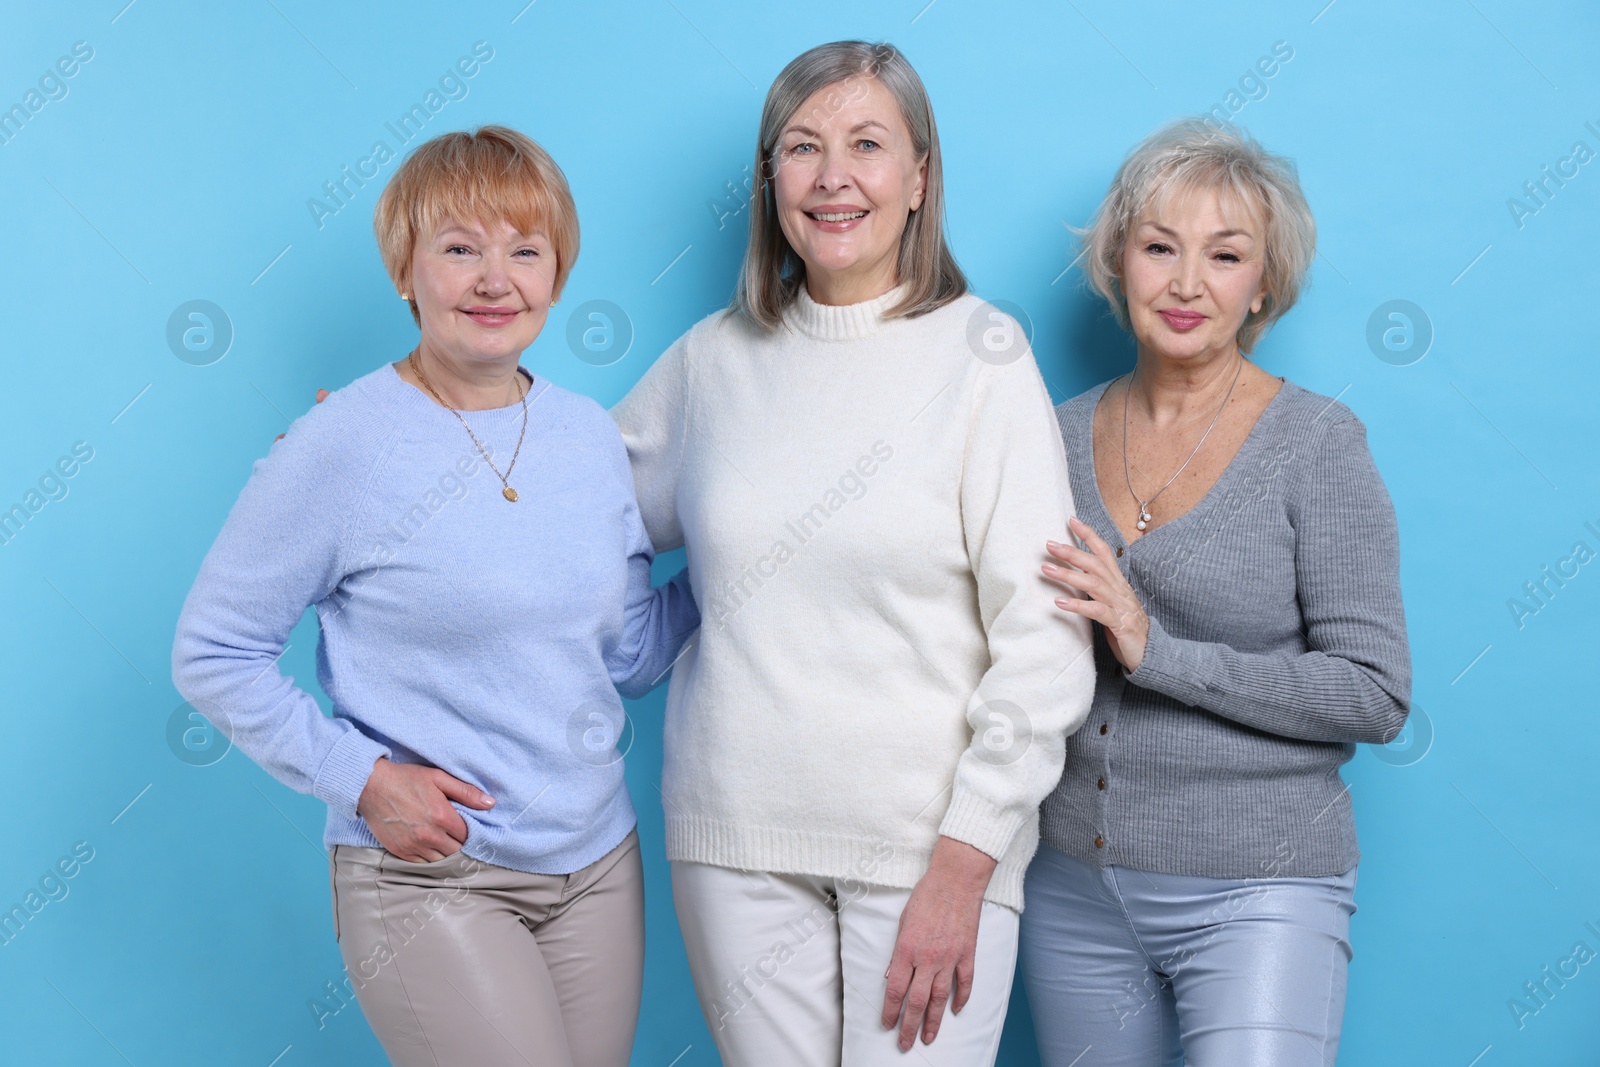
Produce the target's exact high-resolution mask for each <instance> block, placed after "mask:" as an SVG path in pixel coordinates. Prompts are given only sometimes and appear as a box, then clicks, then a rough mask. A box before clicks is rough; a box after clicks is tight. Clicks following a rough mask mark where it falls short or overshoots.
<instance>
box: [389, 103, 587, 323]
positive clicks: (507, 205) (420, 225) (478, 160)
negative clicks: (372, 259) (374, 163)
mask: <svg viewBox="0 0 1600 1067" xmlns="http://www.w3.org/2000/svg"><path fill="white" fill-rule="evenodd" d="M446 222H476V223H479V224H480V225H483V226H486V227H487V226H494V225H498V224H499V223H501V222H509V223H510V224H511V225H512V226H515V227H516V228H517V230H518V231H520V232H521V233H524V234H533V233H542V234H544V235H545V236H546V237H547V238H549V240H550V248H551V251H553V252H554V253H555V260H556V263H555V269H556V276H555V284H554V287H553V288H552V290H551V299H556V298H558V297H560V296H561V288H562V286H564V285H565V284H566V283H567V275H569V274H571V273H572V265H573V264H574V263H576V262H577V261H578V208H577V205H575V204H574V203H573V202H572V190H571V189H569V188H568V187H567V178H566V175H564V174H562V173H561V168H560V167H558V166H556V161H555V160H553V159H551V158H550V154H549V153H548V152H546V151H545V150H544V149H542V148H540V147H539V146H538V145H537V144H535V143H534V142H533V140H532V138H530V137H528V136H527V135H526V134H521V133H518V132H517V131H516V130H513V129H508V128H507V127H505V126H480V127H479V128H478V129H477V130H476V131H474V132H472V133H466V132H456V133H447V134H444V135H442V136H439V137H435V138H434V139H433V140H431V141H428V142H426V143H424V144H422V145H420V146H419V147H418V148H417V150H416V151H415V152H413V153H411V155H410V157H409V158H407V159H406V161H405V162H404V163H402V164H400V169H399V170H397V171H395V173H394V177H392V178H390V179H389V184H388V185H387V186H385V187H384V190H383V195H382V196H380V197H378V206H377V208H376V209H375V210H374V211H373V214H372V229H373V232H374V233H376V234H377V237H378V251H379V253H381V254H382V256H383V265H384V268H385V269H386V270H388V272H389V277H390V278H391V279H392V280H393V281H394V284H395V288H396V289H398V290H399V291H400V292H401V293H402V294H409V293H410V292H411V288H412V286H411V257H412V255H413V253H415V251H416V248H417V242H418V241H419V240H427V239H428V238H429V237H430V235H431V234H433V232H434V231H435V230H437V229H438V228H439V226H440V225H441V224H443V223H446ZM410 304H411V317H412V318H414V319H416V320H417V322H418V324H421V322H422V318H421V316H420V315H419V314H418V313H417V302H416V300H415V299H412V300H411V301H410Z"/></svg>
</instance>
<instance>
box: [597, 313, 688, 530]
mask: <svg viewBox="0 0 1600 1067" xmlns="http://www.w3.org/2000/svg"><path fill="white" fill-rule="evenodd" d="M688 348H689V334H685V335H684V336H682V337H680V338H678V340H677V341H675V342H674V343H673V345H672V347H671V348H669V349H667V350H666V352H664V353H662V355H661V357H660V358H659V359H657V360H656V361H655V362H654V363H653V364H651V365H650V369H649V370H647V371H645V374H644V377H643V378H640V379H639V381H638V383H637V384H635V385H634V387H633V388H632V389H630V390H629V391H628V395H627V396H625V397H623V398H622V399H621V400H620V401H619V402H618V403H617V406H616V407H614V408H612V409H611V414H612V417H613V418H615V419H616V421H617V426H618V428H619V429H621V431H622V440H623V443H624V444H625V445H627V448H628V462H629V463H631V464H632V465H633V482H634V488H635V490H636V492H637V493H638V499H639V513H640V515H641V516H642V517H643V519H644V525H645V529H646V530H647V531H648V532H649V534H650V541H651V543H652V544H653V545H654V546H655V549H656V551H657V552H668V551H671V550H672V549H674V548H681V547H683V524H682V523H681V522H680V521H679V518H678V479H679V475H680V472H681V471H682V469H683V438H684V434H685V432H686V430H687V412H686V408H687V396H688V388H687V383H686V382H685V380H684V379H685V377H686V375H687V374H688Z"/></svg>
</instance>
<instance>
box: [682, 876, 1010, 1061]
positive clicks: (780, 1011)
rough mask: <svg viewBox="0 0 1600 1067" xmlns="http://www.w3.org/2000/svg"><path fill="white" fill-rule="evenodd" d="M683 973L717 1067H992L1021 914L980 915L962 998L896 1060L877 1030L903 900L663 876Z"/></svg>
mask: <svg viewBox="0 0 1600 1067" xmlns="http://www.w3.org/2000/svg"><path fill="white" fill-rule="evenodd" d="M672 898H673V903H674V904H675V905H676V907H677V911H678V925H679V926H680V927H681V928H682V930H683V943H684V948H685V949H686V950H687V952H688V956H689V970H690V972H691V973H692V974H693V976H694V984H695V990H696V992H697V993H698V994H699V997H700V1009H701V1010H702V1011H703V1012H704V1013H705V1017H706V1025H707V1026H709V1027H710V1028H711V1036H712V1037H713V1039H715V1041H716V1043H717V1050H718V1051H719V1052H720V1053H721V1054H722V1062H723V1064H724V1067H879V1065H889V1064H893V1065H895V1067H906V1065H911V1067H924V1065H926V1067H992V1065H993V1063H994V1060H995V1055H996V1053H997V1051H998V1049H999V1047H1000V1031H1001V1029H1002V1028H1003V1027H1004V1025H1005V1019H1006V1006H1007V1004H1008V1003H1009V1002H1010V999H1011V977H1012V974H1013V973H1014V971H1015V969H1016V960H1017V918H1018V917H1017V913H1016V912H1014V911H1012V910H1011V909H1010V908H1007V907H1004V906H1002V905H999V904H993V903H990V902H988V901H985V902H984V905H983V911H982V914H981V915H980V916H979V919H978V948H977V955H976V959H975V961H974V970H975V974H974V978H973V983H972V996H971V998H970V999H969V1000H968V1001H967V1004H966V1007H964V1008H962V1009H961V1014H959V1015H953V1014H951V1012H950V1010H949V1008H948V1007H947V1008H946V1009H945V1013H944V1020H943V1022H942V1023H940V1026H939V1033H938V1036H937V1037H935V1038H934V1040H933V1044H931V1045H924V1044H923V1043H922V1038H921V1035H920V1032H919V1034H918V1037H917V1043H916V1044H915V1045H913V1046H912V1048H911V1051H910V1052H906V1053H902V1052H901V1051H900V1046H899V1030H898V1029H895V1030H885V1029H884V1028H883V1026H882V1024H881V1023H880V1022H879V1019H880V1016H881V1015H882V1012H883V997H884V990H885V986H886V985H887V982H886V981H885V979H884V972H885V971H887V970H888V969H889V959H890V957H891V956H892V955H893V954H894V945H895V938H896V936H897V935H898V933H899V929H900V913H901V912H902V911H904V910H905V906H906V901H908V900H909V899H910V898H911V891H910V890H909V889H888V888H885V887H883V886H874V885H868V884H867V883H865V882H861V881H858V880H856V879H849V878H846V879H835V878H818V877H812V876H809V875H790V874H767V873H764V872H760V871H739V870H733V869H731V868H728V867H713V866H708V865H706V864H701V863H674V864H673V865H672Z"/></svg>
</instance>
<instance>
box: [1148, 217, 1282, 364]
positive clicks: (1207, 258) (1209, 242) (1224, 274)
mask: <svg viewBox="0 0 1600 1067" xmlns="http://www.w3.org/2000/svg"><path fill="white" fill-rule="evenodd" d="M1264 247H1265V246H1264V242H1263V228H1262V225H1261V222H1260V220H1259V219H1257V218H1255V217H1254V215H1253V214H1252V213H1251V212H1249V211H1247V210H1244V209H1242V208H1240V207H1239V206H1237V205H1235V204H1232V203H1229V202H1227V201H1225V200H1224V198H1223V197H1221V196H1220V195H1219V194H1218V191H1217V190H1216V189H1214V188H1201V189H1195V190H1192V191H1189V192H1186V193H1182V194H1178V195H1174V196H1172V197H1169V198H1167V200H1166V202H1165V203H1160V204H1152V205H1151V206H1150V207H1148V208H1146V210H1145V211H1144V212H1143V213H1142V214H1141V215H1140V216H1139V218H1138V219H1136V220H1135V222H1134V225H1133V226H1132V227H1131V228H1130V229H1129V231H1128V241H1127V244H1126V246H1124V248H1123V250H1122V270H1121V274H1120V280H1121V282H1122V291H1123V293H1124V294H1125V295H1126V296H1127V300H1128V319H1129V323H1130V325H1131V326H1132V329H1133V334H1134V336H1135V337H1136V338H1138V340H1139V348H1140V350H1141V352H1149V353H1151V354H1153V355H1156V356H1159V357H1163V358H1165V359H1170V360H1180V361H1184V362H1200V361H1204V360H1207V359H1210V358H1214V357H1217V356H1224V355H1231V354H1232V353H1233V352H1234V351H1235V349H1236V347H1237V344H1236V339H1237V337H1238V333H1239V327H1241V326H1242V325H1244V320H1245V318H1246V317H1247V316H1248V315H1249V314H1250V313H1251V312H1256V311H1260V310H1261V308H1262V305H1263V304H1264V302H1265V301H1266V297H1267V294H1266V292H1265V290H1263V288H1262V286H1261V278H1262V273H1263V269H1264V263H1263V260H1262V255H1263V252H1264Z"/></svg>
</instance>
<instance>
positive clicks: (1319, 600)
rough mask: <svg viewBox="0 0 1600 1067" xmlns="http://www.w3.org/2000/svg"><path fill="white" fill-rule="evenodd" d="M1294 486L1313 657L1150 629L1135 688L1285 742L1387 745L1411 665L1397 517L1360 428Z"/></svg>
mask: <svg viewBox="0 0 1600 1067" xmlns="http://www.w3.org/2000/svg"><path fill="white" fill-rule="evenodd" d="M1296 486H1297V488H1295V489H1294V490H1291V493H1290V498H1289V501H1288V504H1289V519H1290V522H1291V523H1292V524H1293V526H1294V531H1295V545H1296V547H1295V585H1296V592H1297V596H1298V599H1299V602H1300V617H1301V624H1302V626H1303V629H1304V632H1305V636H1306V644H1307V645H1308V646H1309V649H1308V651H1306V652H1303V653H1300V654H1299V655H1281V654H1278V655H1270V654H1252V653H1245V652H1239V651H1236V650H1235V649H1233V648H1230V647H1229V646H1227V645H1224V644H1218V643H1214V642H1204V641H1185V640H1181V639H1179V638H1176V637H1173V636H1172V635H1171V634H1169V633H1167V632H1166V631H1165V630H1164V629H1162V627H1161V625H1160V623H1158V622H1157V621H1156V620H1155V619H1153V618H1152V619H1151V620H1150V638H1149V642H1148V643H1147V645H1146V648H1145V654H1144V659H1143V660H1142V661H1141V662H1140V664H1139V669H1138V670H1136V671H1133V672H1132V673H1130V674H1129V675H1128V676H1127V677H1128V681H1129V682H1131V683H1133V684H1134V685H1139V686H1143V687H1145V688H1147V689H1153V690H1155V691H1156V692H1159V693H1165V694H1166V695H1168V696H1170V697H1173V698H1175V699H1177V700H1181V701H1183V702H1184V703H1186V704H1191V705H1194V706H1196V707H1200V708H1204V709H1206V710H1207V711H1210V712H1214V713H1216V714H1218V715H1222V716H1224V717H1226V718H1229V719H1232V720H1234V721H1235V722H1239V723H1243V724H1244V725H1246V726H1252V727H1255V728H1256V729H1258V730H1265V731H1268V732H1269V733H1274V734H1278V735H1280V736H1283V737H1292V738H1296V739H1299V740H1305V741H1343V742H1352V741H1355V742H1367V743H1371V744H1384V743H1387V742H1389V741H1392V740H1394V738H1395V737H1396V736H1397V735H1398V734H1399V733H1400V728H1401V727H1402V726H1403V725H1404V724H1405V719H1406V713H1407V711H1408V710H1409V707H1410V700H1411V654H1410V651H1409V648H1408V645H1407V641H1406V625H1405V610H1404V608H1403V606H1402V604H1401V600H1400V545H1399V533H1398V531H1397V529H1396V523H1395V515H1394V506H1393V504H1392V503H1391V501H1390V499H1389V494H1388V491H1387V490H1386V489H1385V488H1384V485H1383V480H1382V478H1380V477H1379V476H1378V471H1377V468H1376V466H1375V465H1374V464H1373V462H1372V454H1371V452H1370V451H1369V450H1368V448H1367V439H1366V429H1365V428H1364V427H1363V426H1362V424H1361V422H1360V420H1359V419H1357V418H1356V417H1355V416H1354V415H1350V416H1348V417H1347V418H1344V419H1341V420H1339V421H1338V422H1335V423H1334V424H1333V425H1331V426H1330V427H1329V428H1328V430H1327V432H1326V433H1325V434H1324V436H1323V440H1322V441H1321V442H1320V447H1319V448H1318V449H1317V451H1316V453H1315V454H1314V456H1313V458H1312V464H1311V467H1310V469H1307V470H1305V471H1304V472H1303V476H1302V477H1301V478H1300V479H1298V480H1297V481H1296Z"/></svg>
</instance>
